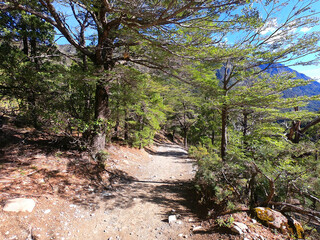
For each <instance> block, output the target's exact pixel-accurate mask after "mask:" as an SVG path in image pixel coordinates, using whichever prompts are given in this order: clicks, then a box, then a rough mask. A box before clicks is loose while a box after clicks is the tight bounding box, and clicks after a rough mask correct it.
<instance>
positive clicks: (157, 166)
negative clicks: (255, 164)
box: [73, 144, 195, 240]
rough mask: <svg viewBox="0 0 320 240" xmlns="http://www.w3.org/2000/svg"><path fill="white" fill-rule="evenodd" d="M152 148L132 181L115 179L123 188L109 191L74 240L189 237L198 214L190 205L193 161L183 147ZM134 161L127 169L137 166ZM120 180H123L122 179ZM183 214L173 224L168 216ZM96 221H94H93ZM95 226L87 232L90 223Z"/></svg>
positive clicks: (80, 227)
mask: <svg viewBox="0 0 320 240" xmlns="http://www.w3.org/2000/svg"><path fill="white" fill-rule="evenodd" d="M154 150H155V151H153V152H152V151H150V152H149V154H150V160H149V161H148V162H147V163H146V164H144V165H138V170H137V171H136V172H135V175H134V176H131V177H133V178H134V179H135V180H133V181H132V182H130V183H129V182H125V181H124V182H122V183H121V182H120V183H119V182H115V184H114V185H115V188H116V189H120V190H118V191H115V192H112V193H106V201H105V202H103V203H101V204H100V208H99V210H98V211H96V213H95V217H94V218H91V221H90V222H91V223H90V222H87V221H84V222H82V224H81V225H79V229H80V232H78V233H76V234H75V236H74V237H73V239H141V240H142V239H166V240H168V239H179V238H180V237H179V234H180V236H184V237H185V236H188V237H190V234H192V233H191V232H190V225H191V224H192V222H193V221H194V220H193V219H195V217H194V216H193V215H192V213H191V211H190V209H189V208H188V207H189V205H188V204H189V202H188V199H187V198H186V197H188V191H189V189H188V187H189V185H188V183H187V182H188V181H189V180H190V179H192V177H193V176H194V170H193V164H192V161H190V160H189V159H188V158H187V153H186V151H185V150H184V149H182V148H181V147H179V146H177V145H171V144H162V145H159V146H157V147H155V149H154ZM128 162H129V161H128ZM134 164H135V163H134V162H131V164H129V166H127V167H128V168H132V167H134V166H133V165H134ZM120 181H121V180H120ZM172 211H174V213H173V214H174V215H178V216H179V215H181V217H180V218H179V219H178V220H177V221H176V222H174V223H173V224H169V223H168V216H169V215H171V212H172ZM93 222H94V223H93ZM89 225H91V226H94V229H92V230H90V231H88V230H89V229H88V226H89Z"/></svg>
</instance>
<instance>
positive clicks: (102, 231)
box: [0, 144, 197, 240]
mask: <svg viewBox="0 0 320 240" xmlns="http://www.w3.org/2000/svg"><path fill="white" fill-rule="evenodd" d="M31 147H32V145H19V148H17V147H16V145H13V147H12V148H7V149H6V151H5V153H6V155H5V158H4V161H3V167H2V169H1V170H2V176H3V177H5V181H3V182H2V183H1V182H0V189H1V191H0V196H1V205H2V206H3V205H4V203H5V202H6V201H7V200H8V199H11V198H16V197H27V198H32V199H34V200H35V201H36V207H35V209H34V210H33V211H32V213H10V212H9V213H7V212H4V211H0V239H8V240H9V239H18V240H20V239H21V240H25V239H37V240H47V239H48V240H49V239H61V240H100V239H101V240H105V239H110V240H111V239H113V240H115V239H124V240H130V239H134V240H140V239H141V240H152V239H163V240H168V239H181V238H186V237H188V238H189V239H195V236H192V232H191V228H192V225H193V224H197V222H196V221H197V219H196V216H195V215H194V214H193V213H192V209H193V210H194V209H195V207H194V206H192V202H193V201H192V198H193V194H192V192H190V189H191V187H190V186H191V184H190V180H191V179H192V178H193V176H194V173H195V171H194V166H193V162H192V161H191V160H190V159H188V156H187V152H186V151H185V150H184V149H183V148H181V147H180V146H178V145H173V144H159V145H156V146H154V147H153V148H152V149H151V150H148V151H144V150H137V149H129V148H126V147H121V146H115V145H113V146H110V147H109V149H108V151H109V152H110V153H111V158H110V161H109V162H108V164H109V165H108V166H107V167H108V169H110V171H112V172H113V173H116V174H115V175H114V176H113V175H109V176H108V174H106V177H107V178H108V179H109V180H110V176H113V177H112V179H111V182H112V187H109V188H108V189H103V187H101V186H99V185H97V184H94V182H95V180H94V179H93V180H92V179H91V177H92V176H93V175H92V176H91V175H87V174H86V173H85V172H83V169H86V167H84V168H83V166H85V165H86V163H87V162H88V161H87V160H85V158H83V157H81V156H79V157H76V156H73V155H72V154H71V153H63V152H59V151H58V152H55V153H54V154H48V153H45V152H41V151H40V150H39V148H38V145H36V147H35V151H34V152H32V149H31ZM24 151H25V152H24ZM15 152H18V153H19V152H21V153H20V154H18V153H17V154H16V155H12V154H11V155H10V153H15ZM7 153H9V154H7ZM72 156H73V157H72ZM35 169H37V170H35ZM29 172H31V173H30V174H29ZM79 174H80V175H79ZM81 174H82V175H81ZM90 176H91V177H90ZM15 177H16V178H15ZM10 179H16V180H10ZM1 184H2V185H1ZM170 215H176V216H180V217H178V219H177V220H176V221H174V222H173V223H171V224H169V222H168V217H169V216H170ZM28 236H29V237H30V236H33V238H27V237H28Z"/></svg>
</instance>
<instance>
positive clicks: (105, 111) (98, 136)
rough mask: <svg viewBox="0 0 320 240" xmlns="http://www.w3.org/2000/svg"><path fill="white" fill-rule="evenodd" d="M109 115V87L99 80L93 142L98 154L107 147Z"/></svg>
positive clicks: (95, 151) (95, 152) (94, 151)
mask: <svg viewBox="0 0 320 240" xmlns="http://www.w3.org/2000/svg"><path fill="white" fill-rule="evenodd" d="M101 70H103V68H101V69H100V71H101ZM109 115H110V109H109V87H108V86H106V84H105V83H103V82H98V83H97V85H96V96H95V121H96V124H95V127H94V133H93V137H92V144H91V146H92V148H93V153H94V154H97V153H98V152H100V151H102V150H103V149H104V148H105V145H106V137H107V127H108V119H109Z"/></svg>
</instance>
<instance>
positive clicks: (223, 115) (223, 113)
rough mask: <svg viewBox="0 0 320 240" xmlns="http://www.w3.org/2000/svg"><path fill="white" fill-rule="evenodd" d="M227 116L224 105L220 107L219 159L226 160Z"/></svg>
mask: <svg viewBox="0 0 320 240" xmlns="http://www.w3.org/2000/svg"><path fill="white" fill-rule="evenodd" d="M227 118H228V109H227V107H226V106H223V107H222V111H221V147H220V152H221V159H222V160H223V161H225V160H226V153H227Z"/></svg>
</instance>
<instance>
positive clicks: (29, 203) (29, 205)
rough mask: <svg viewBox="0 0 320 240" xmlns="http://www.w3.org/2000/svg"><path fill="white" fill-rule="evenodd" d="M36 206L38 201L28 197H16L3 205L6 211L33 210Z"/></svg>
mask: <svg viewBox="0 0 320 240" xmlns="http://www.w3.org/2000/svg"><path fill="white" fill-rule="evenodd" d="M35 206H36V202H35V201H34V200H33V199H28V198H15V199H10V200H8V201H7V202H6V204H5V206H4V207H3V211H5V212H32V210H33V208H34V207H35Z"/></svg>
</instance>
